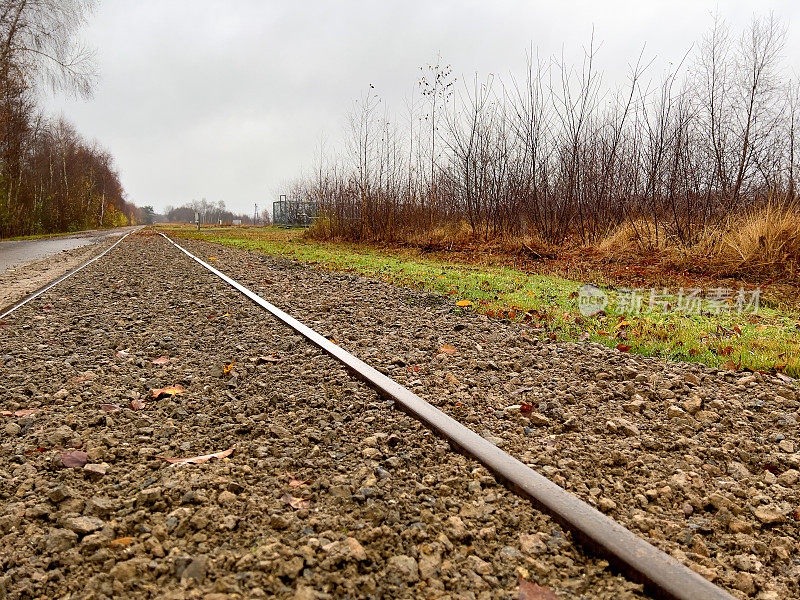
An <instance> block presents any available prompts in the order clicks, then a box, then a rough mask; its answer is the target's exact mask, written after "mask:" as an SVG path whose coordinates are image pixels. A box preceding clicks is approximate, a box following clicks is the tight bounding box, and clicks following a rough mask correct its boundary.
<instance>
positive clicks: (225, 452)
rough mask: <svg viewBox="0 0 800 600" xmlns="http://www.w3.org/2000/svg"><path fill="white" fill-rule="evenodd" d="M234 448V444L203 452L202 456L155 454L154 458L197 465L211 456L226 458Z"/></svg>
mask: <svg viewBox="0 0 800 600" xmlns="http://www.w3.org/2000/svg"><path fill="white" fill-rule="evenodd" d="M235 449H236V446H234V447H233V448H228V449H227V450H222V451H221V452H214V453H212V454H203V455H202V456H191V457H189V458H170V457H168V456H156V458H160V459H161V460H165V461H167V462H168V463H172V464H182V463H190V464H193V465H197V464H200V463H204V462H206V461H209V460H211V459H212V458H226V457H228V456H230V455H231V454H233V451H234V450H235Z"/></svg>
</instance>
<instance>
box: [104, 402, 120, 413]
mask: <svg viewBox="0 0 800 600" xmlns="http://www.w3.org/2000/svg"><path fill="white" fill-rule="evenodd" d="M121 409H122V407H121V406H120V405H119V404H101V405H100V410H102V411H103V412H114V411H115V410H121Z"/></svg>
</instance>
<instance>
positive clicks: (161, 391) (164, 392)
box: [153, 385, 183, 398]
mask: <svg viewBox="0 0 800 600" xmlns="http://www.w3.org/2000/svg"><path fill="white" fill-rule="evenodd" d="M182 393H183V388H182V387H181V386H179V385H173V386H170V387H165V388H158V389H157V390H153V398H160V397H161V396H176V395H178V394H182Z"/></svg>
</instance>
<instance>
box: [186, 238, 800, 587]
mask: <svg viewBox="0 0 800 600" xmlns="http://www.w3.org/2000/svg"><path fill="white" fill-rule="evenodd" d="M181 243H182V244H183V245H185V246H186V247H187V249H189V250H190V251H192V252H194V253H196V254H197V255H198V256H200V257H201V258H205V259H207V258H208V257H210V256H214V257H215V258H216V259H217V260H216V261H214V262H213V264H214V265H215V266H217V267H218V268H220V269H221V270H223V271H224V272H225V273H227V274H229V275H230V276H232V277H234V278H236V279H237V280H238V281H240V282H241V283H243V284H244V285H247V286H248V287H250V288H251V289H253V290H255V291H256V292H258V293H259V294H261V295H262V296H264V297H265V298H266V299H267V300H268V301H270V302H272V303H274V304H276V305H277V306H279V307H280V308H282V309H284V310H286V311H287V312H289V313H290V314H292V315H293V316H295V317H296V318H298V319H300V320H301V321H304V322H306V323H307V324H310V325H311V326H312V327H314V328H316V329H318V330H319V331H320V332H322V333H325V335H327V336H329V337H333V338H334V339H335V340H336V341H337V343H339V344H340V345H342V346H343V347H345V348H346V349H348V350H349V351H351V352H352V353H353V354H355V355H356V356H358V357H359V358H361V359H362V360H364V361H366V362H368V363H370V364H372V365H374V366H376V367H379V368H382V369H383V370H384V372H386V373H387V374H389V375H390V376H392V377H393V378H394V379H396V380H397V381H399V382H400V383H403V384H404V385H406V386H407V387H409V388H410V389H411V390H412V391H414V392H416V393H417V394H419V395H420V396H422V397H423V398H425V399H426V400H428V401H429V402H431V403H432V404H434V405H436V406H438V407H439V408H440V409H442V410H444V411H445V412H447V413H448V414H450V415H451V416H453V417H455V418H457V419H459V420H460V421H462V422H464V423H465V424H467V425H468V426H470V427H472V428H473V429H474V430H476V431H478V432H479V433H481V434H483V435H484V436H485V437H488V438H490V439H491V440H492V441H494V442H496V443H498V444H499V445H501V447H502V448H503V449H504V450H506V451H507V452H509V453H510V454H512V455H514V456H516V457H517V458H519V459H521V460H523V462H526V463H527V464H529V465H530V466H532V467H533V468H534V469H536V470H538V471H540V472H541V473H543V474H545V475H547V476H548V477H550V478H551V479H552V480H553V481H555V482H556V483H558V484H559V485H561V486H562V487H565V488H566V489H568V490H570V491H571V492H573V493H575V494H576V495H578V496H579V497H580V498H582V499H583V500H585V501H586V502H589V503H590V504H593V505H595V506H596V507H598V508H600V509H601V510H603V511H604V512H606V513H607V514H608V515H609V516H611V517H612V518H614V519H616V520H617V521H619V522H620V523H622V524H623V525H625V526H626V527H628V528H629V529H631V530H633V531H635V532H637V533H638V534H640V535H642V536H643V537H644V538H646V539H647V540H648V541H650V542H651V543H653V544H654V545H656V546H658V547H659V548H661V549H662V550H664V551H665V552H668V553H669V554H671V555H673V556H675V557H676V558H678V559H679V560H681V561H682V562H684V563H685V564H687V565H688V566H690V567H691V568H693V569H695V570H696V571H698V572H700V573H701V574H703V575H704V576H706V577H707V578H709V579H711V580H712V581H714V582H715V583H717V584H718V585H720V586H721V587H723V588H725V589H726V590H728V591H729V592H730V593H732V594H733V595H735V596H738V597H741V598H750V597H757V598H762V599H765V600H769V599H773V598H796V597H800V584H798V582H799V581H800V546H799V545H798V542H800V533H798V523H799V522H800V440H799V439H798V419H800V412H799V411H798V409H799V408H800V393H798V387H797V385H796V382H792V381H785V380H782V379H781V378H779V377H777V376H772V375H764V374H761V373H749V372H728V371H722V370H717V369H713V368H710V367H706V366H704V365H701V364H695V363H679V362H669V361H664V360H661V359H657V358H647V357H642V356H639V355H631V354H628V353H622V352H619V351H618V350H616V349H609V348H606V347H605V346H602V345H600V344H592V343H587V344H573V343H556V342H551V341H550V340H548V339H546V338H545V339H543V338H544V336H542V335H540V334H539V333H537V331H536V330H535V329H533V328H532V327H528V326H526V325H524V324H518V323H510V322H503V321H498V320H495V319H488V318H487V317H485V316H483V315H477V314H473V313H471V312H469V311H468V310H467V311H463V310H460V309H458V308H457V307H456V306H455V301H456V300H458V298H447V297H444V296H440V295H436V294H427V293H424V292H418V291H411V290H408V289H405V288H398V287H395V286H392V285H389V284H385V283H383V282H380V281H376V280H372V279H365V278H363V277H359V276H357V275H352V274H337V273H330V272H326V271H322V270H316V269H313V268H309V267H308V266H304V265H301V264H299V263H295V262H293V261H288V260H283V259H275V258H271V257H265V256H261V255H259V254H256V253H246V252H242V251H239V250H234V249H230V248H225V247H222V246H219V245H209V244H204V243H202V242H197V241H191V240H182V241H181ZM445 345H448V346H452V347H453V348H455V353H454V354H447V353H446V352H442V351H441V349H442V348H443V347H444V346H445ZM448 351H450V352H452V350H450V349H448ZM522 404H528V405H531V406H532V407H533V411H532V412H531V413H530V414H527V415H525V414H523V413H522V412H521V411H520V410H519V409H518V408H517V407H518V406H519V405H522Z"/></svg>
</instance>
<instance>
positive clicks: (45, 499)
mask: <svg viewBox="0 0 800 600" xmlns="http://www.w3.org/2000/svg"><path fill="white" fill-rule="evenodd" d="M191 249H192V250H194V251H196V252H199V253H200V254H201V255H202V256H203V257H204V258H209V257H210V256H214V257H216V258H217V261H218V262H217V263H216V264H218V265H220V268H222V270H224V271H228V270H230V271H233V270H238V269H241V273H239V272H237V273H236V276H239V275H240V274H243V273H247V274H248V278H249V279H250V281H248V282H247V284H249V285H252V286H253V287H254V289H256V290H257V291H259V292H260V293H263V294H264V295H265V297H267V299H268V300H270V301H274V302H275V303H276V304H279V305H281V306H282V307H284V308H286V309H288V310H289V312H291V313H292V314H294V315H295V316H298V317H299V318H301V319H303V320H306V322H307V324H309V325H311V326H312V327H315V328H316V329H318V330H319V331H320V332H322V333H325V334H326V335H327V336H329V337H333V338H334V339H336V341H337V343H341V344H342V345H343V346H345V347H349V348H352V350H353V351H354V353H356V354H357V355H359V356H361V357H362V358H365V359H367V360H369V361H371V362H374V364H376V365H378V366H381V365H383V367H384V368H386V369H388V368H389V367H391V366H392V363H391V361H392V360H394V357H396V356H398V355H399V353H403V355H404V356H405V355H406V348H405V347H406V346H407V345H409V346H410V350H409V352H418V353H420V356H419V361H417V362H413V363H411V362H410V363H408V365H405V366H404V367H403V368H406V367H408V366H411V367H412V368H411V371H410V372H412V373H414V377H415V378H418V379H419V380H420V382H419V383H415V382H413V381H407V382H406V383H408V384H409V385H410V386H411V387H412V388H415V389H416V391H418V392H420V393H421V395H423V396H424V397H427V398H429V399H432V400H435V402H436V403H437V404H440V405H442V406H443V408H445V409H446V410H448V412H451V413H452V414H456V412H458V410H465V411H478V410H479V408H480V412H475V413H474V414H476V415H477V414H480V423H478V424H476V423H473V424H472V426H473V427H474V428H478V429H486V428H490V429H492V432H493V434H494V435H496V436H497V441H498V442H499V443H501V444H509V445H511V444H516V443H518V442H516V441H514V440H513V439H512V437H507V434H511V433H513V431H505V430H500V429H497V430H496V431H495V428H496V424H497V423H500V422H505V417H502V418H501V417H498V416H495V414H494V405H490V404H489V398H482V399H476V398H472V397H470V398H469V399H466V398H465V400H466V401H465V402H462V403H461V406H455V405H453V406H450V404H449V403H450V400H451V399H452V398H454V397H455V396H453V393H452V392H451V391H448V398H434V396H432V394H431V392H434V393H435V394H438V390H439V387H436V386H433V387H431V390H427V389H426V388H425V385H426V384H425V383H423V382H424V381H427V380H428V379H429V378H430V377H431V376H432V375H433V373H435V372H437V371H443V370H448V372H449V370H450V369H451V368H452V369H455V368H456V363H457V361H458V360H459V358H457V357H455V356H454V357H450V358H451V359H452V360H451V361H450V362H449V363H447V364H446V363H443V362H442V359H441V357H438V358H437V354H438V352H436V350H435V348H431V347H430V346H431V340H430V339H428V338H424V337H422V338H420V337H415V334H417V333H418V329H419V327H421V326H422V324H423V323H427V324H428V327H430V328H433V327H439V325H440V324H441V325H442V326H443V327H450V326H451V324H452V326H455V325H457V324H458V323H463V322H467V323H470V324H471V323H473V322H475V323H477V322H478V321H474V319H476V317H472V316H468V317H464V316H458V315H454V314H451V313H450V307H448V306H446V305H440V306H438V308H437V309H436V310H437V311H438V312H433V313H432V312H431V311H430V310H429V309H427V308H424V309H421V308H420V307H418V306H416V302H417V301H418V300H426V298H427V297H426V296H425V295H424V294H417V293H415V292H409V291H407V290H401V289H396V288H391V287H389V286H384V285H382V284H369V285H370V287H369V288H364V287H363V286H364V284H363V282H353V281H352V280H351V279H350V278H342V277H340V276H336V275H329V274H324V273H317V272H315V271H314V270H312V269H309V268H304V267H300V266H298V265H295V264H293V263H290V262H286V261H274V260H272V259H266V258H263V257H260V256H257V255H252V254H245V253H241V252H233V251H227V250H223V249H220V248H218V247H212V246H208V245H204V244H195V245H192V248H191ZM212 252H213V254H212ZM237 263H238V264H237ZM248 265H252V266H248ZM234 266H235V269H234ZM354 283H357V284H358V285H357V286H355V285H354ZM351 288H355V289H352V290H351ZM358 289H360V290H361V291H356V290H358ZM365 291H373V292H374V293H375V298H374V299H373V301H371V302H364V303H363V305H358V306H354V304H353V302H361V300H359V299H356V298H352V297H351V295H352V294H353V293H355V294H357V295H359V296H360V295H361V294H363V293H365ZM294 295H296V296H297V300H298V302H299V305H297V306H295V304H294V300H295V298H294ZM408 298H412V299H413V302H414V303H415V305H414V306H411V305H409V304H408V302H406V301H405V300H402V299H408ZM394 302H399V303H400V304H399V305H398V306H397V307H396V306H393V305H392V304H393V303H394ZM436 302H437V303H438V302H439V301H438V300H437V301H436ZM344 308H347V309H349V311H351V312H350V313H349V314H348V313H347V312H343V311H342V312H340V311H341V309H344ZM396 308H398V310H395V309H396ZM369 319H372V323H370V326H369V327H364V325H365V324H366V322H367V321H368V320H369ZM389 324H392V331H393V332H395V333H397V334H398V335H397V337H396V338H394V339H392V338H388V339H386V340H372V345H370V344H368V343H362V342H364V341H365V340H368V339H369V337H370V336H373V335H376V334H377V329H380V328H382V327H388V326H389ZM395 324H396V325H397V327H394V325H395ZM491 325H492V327H494V328H495V329H497V328H498V325H497V324H491ZM502 327H505V326H502ZM433 331H435V330H433ZM443 331H444V330H443ZM509 331H510V330H509ZM465 332H467V333H465ZM460 333H462V334H466V335H469V334H473V333H475V332H474V331H472V332H469V327H468V328H467V329H466V330H463V331H462V332H460ZM437 335H439V334H437ZM517 335H519V333H518V334H517ZM350 336H356V339H355V340H351V339H350ZM0 340H1V341H2V347H1V348H0V369H2V374H3V377H2V379H3V390H2V395H1V396H0V410H2V411H4V414H3V416H0V426H2V428H3V432H4V434H3V436H2V438H1V439H2V442H1V443H0V573H2V574H0V598H12V599H17V598H98V599H99V598H127V597H130V598H205V599H209V600H221V599H223V598H229V599H234V598H259V597H261V598H266V597H281V598H298V599H306V598H338V597H348V598H350V597H352V598H359V597H361V598H503V597H506V598H512V597H516V594H517V591H516V589H517V585H518V578H519V577H520V576H522V577H524V578H525V579H527V580H530V581H536V582H538V583H539V584H540V585H543V586H546V587H548V588H551V589H552V590H554V591H555V592H557V593H558V594H559V596H560V597H562V598H609V599H610V598H644V597H646V596H644V595H643V594H642V593H641V589H640V586H637V585H635V584H632V583H630V582H628V581H627V580H625V579H624V578H622V577H620V576H618V575H616V574H614V573H613V572H611V571H610V570H609V568H608V565H607V563H606V562H605V561H604V560H600V559H597V558H595V557H591V556H587V555H586V554H584V552H583V551H582V550H581V548H580V547H579V546H578V545H576V544H575V543H573V541H572V540H571V537H570V535H569V534H568V533H565V532H564V531H563V530H562V529H561V528H560V527H559V526H557V525H556V524H554V523H553V522H552V520H550V519H549V518H548V517H546V516H544V515H542V514H541V513H539V512H538V511H536V510H534V509H533V508H532V507H531V506H530V504H529V503H528V502H527V501H525V500H522V499H520V498H518V497H517V496H515V495H513V494H511V493H510V492H509V491H507V490H506V489H505V488H503V487H502V486H499V485H498V484H497V482H496V481H495V479H494V478H493V477H492V476H491V475H490V474H489V473H488V472H486V470H485V469H483V468H482V467H480V466H479V465H477V464H476V463H475V462H474V461H472V460H469V459H467V458H465V457H463V456H461V455H460V454H458V453H455V452H453V451H452V450H451V449H450V448H449V447H448V446H447V445H446V444H445V443H443V442H442V441H441V440H439V439H438V438H436V437H435V436H433V435H432V434H431V433H430V432H428V431H427V430H426V429H425V428H423V427H422V426H421V425H419V424H418V423H417V422H415V421H414V420H413V419H411V418H410V417H408V416H406V415H405V414H403V413H401V412H399V411H397V410H395V409H394V407H393V405H392V403H391V402H389V401H386V400H384V399H382V398H380V397H379V396H378V395H377V394H376V393H375V392H374V391H372V390H370V389H368V388H367V387H365V386H364V385H363V384H362V383H360V382H357V381H354V380H353V378H352V377H351V376H350V375H349V374H348V373H347V372H346V371H344V370H343V369H342V368H341V367H340V366H339V365H338V364H337V363H335V362H334V361H333V360H332V359H330V358H329V357H327V356H326V355H324V354H322V353H321V352H320V351H319V350H317V349H316V348H313V347H311V346H309V345H308V344H307V343H306V342H304V341H303V340H302V339H301V338H300V337H299V336H297V335H296V334H294V333H293V332H291V331H290V330H289V329H287V328H286V327H284V326H281V325H278V324H277V323H276V322H275V321H274V319H272V318H271V317H269V316H268V315H266V314H265V313H264V312H263V311H262V310H261V309H259V308H258V307H257V306H255V305H253V304H252V303H251V302H249V301H247V300H246V299H245V298H243V297H242V296H241V295H238V294H236V293H235V292H234V291H233V290H232V289H231V288H229V287H228V286H226V285H225V284H224V283H222V282H220V281H219V280H217V279H215V278H214V277H213V276H212V275H211V274H210V273H208V272H207V271H205V270H203V269H202V268H201V267H200V266H198V265H196V264H195V263H193V262H191V261H190V260H189V259H187V258H185V257H183V255H181V254H180V253H179V252H178V251H177V250H175V249H174V248H172V247H171V246H169V245H168V244H167V242H166V241H164V240H163V239H161V238H159V237H156V236H152V235H146V234H145V235H143V234H137V235H135V236H132V237H131V238H128V240H126V241H125V242H123V243H122V245H121V246H119V247H118V248H116V249H114V250H113V251H112V252H111V253H109V254H108V255H107V256H105V257H104V258H103V259H101V260H100V261H98V262H96V263H94V264H93V265H90V266H89V267H87V268H86V269H84V270H83V271H81V272H80V273H78V274H76V275H75V276H74V277H72V278H70V279H68V280H67V281H65V282H63V283H62V284H60V285H59V286H57V287H56V288H54V289H52V290H50V291H49V292H47V293H46V294H44V295H42V297H40V298H38V299H37V300H35V301H33V302H31V303H30V304H28V305H26V306H25V307H23V308H21V309H20V310H18V311H17V312H16V313H14V314H13V315H11V316H9V317H7V318H6V319H5V323H4V324H3V325H2V326H0ZM412 340H413V341H416V342H419V343H418V344H415V345H411V344H410V342H411V341H412ZM525 343H526V344H527V343H529V342H525ZM389 348H390V349H391V350H392V353H391V355H389V354H388V353H387V355H386V357H385V358H384V359H383V360H379V359H378V357H377V356H370V354H372V353H377V352H378V351H380V352H385V351H386V349H389ZM509 348H513V346H511V347H509ZM406 358H408V357H407V356H406ZM163 359H168V360H166V361H165V360H163ZM154 361H155V362H154ZM414 365H421V366H420V368H419V369H418V370H416V371H415V370H414V369H413V366H414ZM422 365H424V367H423V366H422ZM398 368H399V367H397V366H396V365H395V367H392V370H393V371H395V374H396V375H400V371H398ZM401 370H402V369H401ZM428 370H430V373H429V372H428ZM456 372H457V373H459V372H458V371H456ZM398 378H400V377H398ZM406 379H408V378H406ZM494 387H495V385H494V384H491V385H489V386H487V391H491V390H492V389H494ZM161 389H166V390H167V391H165V392H163V393H161V395H159V396H158V397H157V398H155V397H154V390H161ZM442 389H446V388H442ZM155 393H156V394H158V393H159V392H155ZM488 408H491V409H492V410H491V411H489V410H487V409H488ZM33 411H35V412H33ZM501 412H502V410H501ZM8 413H10V414H8ZM503 415H505V413H503ZM466 416H469V414H467V415H466ZM509 419H510V420H511V419H512V417H511V416H509ZM511 422H513V423H514V424H515V425H516V424H519V423H518V419H517V417H513V420H512V421H511ZM536 437H538V436H534V437H531V438H530V442H527V440H528V438H521V439H524V440H526V443H528V447H527V448H526V452H536V446H535V445H532V442H533V440H534V439H536ZM212 453H222V454H223V455H224V457H223V458H212V459H210V460H207V461H205V462H201V463H199V464H194V463H177V464H173V463H172V462H170V461H168V460H166V459H167V458H169V459H176V458H182V459H187V458H191V457H197V456H204V455H208V454H212Z"/></svg>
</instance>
